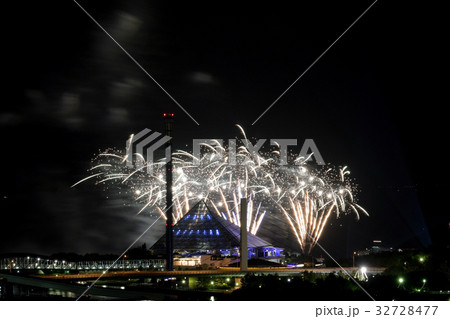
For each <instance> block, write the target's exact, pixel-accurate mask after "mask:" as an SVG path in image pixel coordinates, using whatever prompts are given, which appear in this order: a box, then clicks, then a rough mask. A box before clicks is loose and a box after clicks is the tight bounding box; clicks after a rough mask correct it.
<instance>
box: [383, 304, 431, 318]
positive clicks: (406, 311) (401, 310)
mask: <svg viewBox="0 0 450 319" xmlns="http://www.w3.org/2000/svg"><path fill="white" fill-rule="evenodd" d="M437 309H438V306H407V307H405V306H377V310H376V311H377V313H376V315H377V316H395V315H400V316H414V315H416V316H417V315H419V316H427V315H428V316H434V315H435V314H436V311H437Z"/></svg>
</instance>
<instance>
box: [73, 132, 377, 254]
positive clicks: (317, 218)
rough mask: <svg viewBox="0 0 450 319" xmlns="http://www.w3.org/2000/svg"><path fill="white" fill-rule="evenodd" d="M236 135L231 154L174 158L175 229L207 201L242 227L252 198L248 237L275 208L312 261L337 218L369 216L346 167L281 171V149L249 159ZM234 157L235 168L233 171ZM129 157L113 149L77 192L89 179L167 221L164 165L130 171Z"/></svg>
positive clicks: (218, 148) (299, 164)
mask: <svg viewBox="0 0 450 319" xmlns="http://www.w3.org/2000/svg"><path fill="white" fill-rule="evenodd" d="M238 128H239V129H240V131H241V133H242V135H243V137H244V139H243V140H242V145H240V146H239V147H237V148H233V149H232V150H231V149H229V148H228V147H224V146H222V144H221V143H220V142H219V141H217V140H212V141H211V142H210V143H204V144H202V146H203V148H204V149H205V150H206V152H204V153H203V155H201V156H200V157H199V158H196V157H194V156H193V155H192V154H191V153H189V152H186V151H182V150H179V151H176V152H174V153H173V155H172V163H173V169H174V172H173V178H174V182H173V220H174V222H175V223H176V222H177V221H178V220H180V219H181V218H182V217H183V216H184V215H185V214H186V213H187V212H188V211H189V209H190V207H192V205H195V204H196V203H197V202H198V201H199V200H204V201H206V202H207V203H208V204H210V205H211V207H212V208H213V211H214V212H215V213H216V214H217V215H218V216H220V218H223V219H225V220H228V221H230V222H231V223H233V224H235V225H237V226H239V227H241V226H242V225H240V209H239V205H240V200H241V198H247V199H248V201H247V203H248V204H247V205H248V207H247V214H248V215H247V225H246V227H247V230H248V231H249V232H250V233H252V234H256V233H257V232H258V229H259V227H260V225H261V223H262V221H263V219H264V216H265V214H266V211H265V210H264V209H263V207H271V210H272V211H273V212H274V213H277V212H281V214H283V215H284V216H285V218H286V221H287V222H288V224H289V225H290V227H291V229H292V231H293V232H294V234H295V236H296V238H297V241H298V243H299V245H300V248H301V249H302V251H303V252H304V253H308V254H309V253H310V252H311V250H312V248H313V247H314V246H315V245H316V244H317V242H318V240H319V238H320V237H321V235H322V234H323V231H324V229H325V226H326V224H327V222H328V220H329V219H330V217H331V216H333V215H334V216H336V217H339V216H340V215H341V214H342V213H348V212H350V211H351V212H353V213H354V214H356V217H357V218H358V219H359V217H360V213H361V212H362V213H363V214H366V215H368V214H367V212H366V211H365V210H364V209H363V208H362V207H361V206H359V205H358V204H357V203H356V202H355V198H354V192H355V186H354V185H353V184H352V183H351V181H350V180H349V179H348V178H347V175H349V174H350V172H349V171H348V170H347V167H343V168H340V169H331V168H327V169H320V170H317V169H313V168H311V167H310V166H309V165H307V161H308V159H309V158H306V159H305V158H297V159H295V161H294V164H295V165H288V166H286V165H285V166H281V165H278V164H277V156H278V155H279V154H280V153H279V150H274V151H272V152H267V153H264V154H263V153H261V152H259V153H258V152H250V151H249V149H250V148H249V145H248V143H249V142H248V140H247V139H246V136H245V132H244V130H243V129H242V128H241V127H240V126H238ZM130 138H131V137H130ZM129 145H131V144H130V143H129ZM231 152H232V153H233V154H235V157H234V159H235V163H234V165H230V159H229V156H230V154H231ZM126 154H127V152H126V150H125V151H124V152H120V151H116V150H111V149H110V150H107V151H105V152H102V153H100V154H98V155H97V156H96V157H95V158H94V159H93V161H92V168H91V169H90V170H89V172H90V176H88V177H86V178H84V179H82V180H80V181H79V182H77V183H75V184H74V185H72V187H73V186H76V185H77V184H79V183H82V182H85V181H88V180H95V183H96V184H101V185H105V186H106V187H109V186H110V185H112V184H118V185H122V186H124V187H125V189H126V190H127V191H128V192H130V193H131V195H132V196H133V197H134V199H135V200H136V201H137V202H139V203H140V204H141V205H142V207H141V209H140V210H139V212H138V214H140V213H142V212H143V211H145V210H151V211H156V212H158V213H159V214H160V215H161V216H162V217H163V218H164V219H166V218H167V217H166V215H165V212H164V207H165V197H166V181H165V159H161V160H160V161H158V162H154V163H148V162H145V159H144V157H143V156H142V154H134V156H135V157H136V159H137V160H138V161H139V163H140V165H138V166H137V168H132V167H128V166H127V165H126V162H127V155H126ZM261 154H263V155H261Z"/></svg>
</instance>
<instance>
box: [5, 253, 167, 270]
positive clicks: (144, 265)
mask: <svg viewBox="0 0 450 319" xmlns="http://www.w3.org/2000/svg"><path fill="white" fill-rule="evenodd" d="M165 264H166V262H165V260H164V259H133V260H128V259H124V258H122V259H120V260H118V261H117V262H116V263H114V260H100V261H66V260H58V259H47V258H40V257H29V256H28V257H11V258H2V259H0V270H9V271H10V272H13V271H14V272H17V271H20V270H78V271H91V270H93V271H95V270H105V269H111V270H119V269H121V270H125V269H126V270H136V269H164V267H165Z"/></svg>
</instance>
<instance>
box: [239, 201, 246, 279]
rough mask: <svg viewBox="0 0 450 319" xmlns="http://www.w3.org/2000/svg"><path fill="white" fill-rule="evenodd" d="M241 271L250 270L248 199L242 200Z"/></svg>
mask: <svg viewBox="0 0 450 319" xmlns="http://www.w3.org/2000/svg"><path fill="white" fill-rule="evenodd" d="M240 241H241V247H240V258H241V260H240V265H241V271H247V270H248V243H247V198H245V197H244V198H241V238H240Z"/></svg>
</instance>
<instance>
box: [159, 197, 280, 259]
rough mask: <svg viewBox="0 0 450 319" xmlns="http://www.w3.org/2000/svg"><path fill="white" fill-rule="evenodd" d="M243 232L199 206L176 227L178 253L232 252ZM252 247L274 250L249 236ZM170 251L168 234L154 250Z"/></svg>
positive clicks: (174, 237)
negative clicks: (186, 251)
mask: <svg viewBox="0 0 450 319" xmlns="http://www.w3.org/2000/svg"><path fill="white" fill-rule="evenodd" d="M239 238H240V228H239V227H238V226H236V225H233V224H231V223H230V222H229V221H227V220H225V219H223V218H222V217H220V216H218V215H217V214H216V213H213V212H211V210H210V209H209V208H208V206H207V205H206V203H205V201H203V200H202V201H200V202H198V203H197V204H196V205H195V206H194V207H192V208H191V210H190V211H189V212H187V213H186V215H184V217H183V218H182V219H181V220H179V221H178V223H176V224H175V225H174V226H173V247H174V249H175V250H196V251H203V250H220V249H222V250H229V249H234V248H237V247H239ZM247 241H248V247H249V248H256V247H268V246H272V245H271V244H270V243H268V242H267V241H265V240H263V239H261V238H259V237H258V236H255V235H252V234H250V233H248V235H247ZM151 249H152V250H159V251H162V250H165V249H166V235H165V234H164V235H163V236H162V237H161V238H160V239H159V240H158V241H157V242H156V243H155V244H154V245H153V247H152V248H151Z"/></svg>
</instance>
